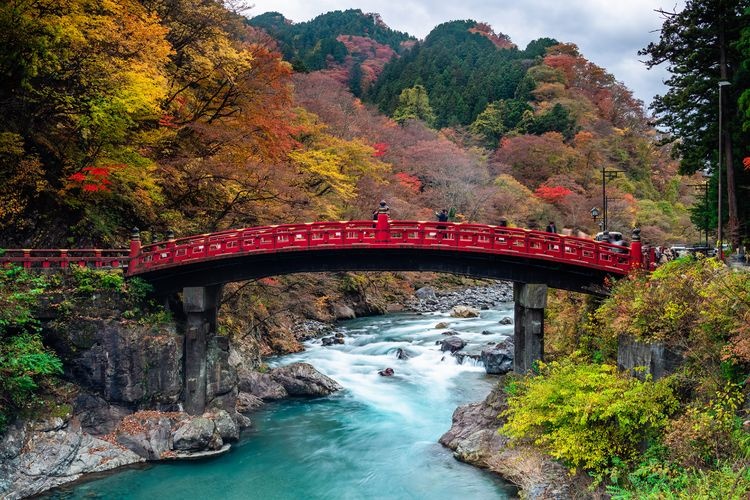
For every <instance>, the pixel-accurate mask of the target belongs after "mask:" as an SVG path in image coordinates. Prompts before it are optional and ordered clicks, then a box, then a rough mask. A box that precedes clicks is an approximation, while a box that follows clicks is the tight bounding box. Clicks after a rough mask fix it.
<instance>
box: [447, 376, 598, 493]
mask: <svg viewBox="0 0 750 500" xmlns="http://www.w3.org/2000/svg"><path fill="white" fill-rule="evenodd" d="M505 408H506V402H505V394H504V391H503V390H502V387H500V386H497V387H496V388H495V389H494V390H493V391H492V392H491V393H490V394H489V396H487V398H486V399H485V400H484V401H483V402H481V403H474V404H469V405H464V406H460V407H459V408H458V409H456V411H455V412H454V413H453V424H452V425H451V428H450V430H449V431H448V432H446V433H445V434H443V436H442V437H441V438H440V443H441V444H442V445H444V446H446V447H448V448H450V449H451V450H453V452H454V453H453V456H454V457H456V458H457V459H458V460H461V461H462V462H466V463H469V464H471V465H475V466H477V467H481V468H483V469H489V470H490V471H493V472H496V473H498V474H499V475H501V476H502V477H504V478H505V479H507V480H508V481H511V482H512V483H514V484H516V485H518V486H519V487H520V488H521V489H522V490H523V493H524V498H528V499H532V500H533V499H538V500H541V499H545V500H547V499H560V500H562V499H573V498H592V497H593V495H592V493H591V492H589V491H588V490H587V489H586V487H587V486H588V483H587V482H586V480H585V479H584V478H581V477H578V476H571V475H570V474H569V472H568V470H567V468H565V467H564V466H563V465H561V464H560V463H558V462H556V461H555V460H553V459H552V458H550V457H549V456H547V455H545V454H544V453H542V452H541V451H540V450H538V449H537V448H534V447H532V446H527V445H515V446H513V447H509V446H508V438H507V437H505V436H503V435H501V434H499V433H498V432H497V430H498V428H499V427H501V426H502V424H503V422H504V420H503V419H498V415H499V414H500V413H501V412H502V411H503V410H505Z"/></svg>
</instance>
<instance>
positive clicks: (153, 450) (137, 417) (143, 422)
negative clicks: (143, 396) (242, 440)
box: [105, 409, 245, 460]
mask: <svg viewBox="0 0 750 500" xmlns="http://www.w3.org/2000/svg"><path fill="white" fill-rule="evenodd" d="M244 420H245V419H244V417H243V419H242V421H244ZM239 427H240V426H239V425H238V423H237V422H236V421H235V419H234V418H233V417H232V415H230V414H229V412H227V411H226V410H221V409H214V410H210V411H208V412H206V413H204V414H203V415H201V416H195V415H188V414H187V413H183V412H169V413H167V412H159V411H139V412H136V413H134V414H132V415H128V416H127V417H125V418H124V419H122V421H121V422H120V423H119V424H118V426H117V428H116V429H115V430H114V431H113V432H112V434H110V435H108V436H106V437H105V438H106V439H107V440H108V441H111V442H115V443H117V444H119V445H120V446H122V447H125V448H127V449H128V450H130V451H132V452H134V453H136V454H137V455H139V456H140V457H142V458H144V459H146V460H164V459H174V458H191V457H192V455H191V454H203V453H204V452H207V451H215V450H219V449H221V448H222V447H223V446H224V445H225V443H226V442H228V441H236V440H237V439H239V435H240V432H239V431H240V429H239ZM200 456H202V455H200Z"/></svg>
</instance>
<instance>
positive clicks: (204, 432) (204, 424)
mask: <svg viewBox="0 0 750 500" xmlns="http://www.w3.org/2000/svg"><path fill="white" fill-rule="evenodd" d="M172 441H173V442H174V449H175V450H177V451H203V450H207V449H208V450H218V449H220V448H221V447H222V446H223V445H224V441H223V440H222V439H221V435H220V434H219V431H218V430H217V429H216V424H215V423H214V422H213V421H211V420H210V419H208V418H206V417H195V418H191V419H188V420H186V421H183V422H182V423H180V424H178V426H177V428H176V429H175V430H174V432H172Z"/></svg>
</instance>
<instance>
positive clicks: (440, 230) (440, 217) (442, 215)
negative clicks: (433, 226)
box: [435, 208, 448, 238]
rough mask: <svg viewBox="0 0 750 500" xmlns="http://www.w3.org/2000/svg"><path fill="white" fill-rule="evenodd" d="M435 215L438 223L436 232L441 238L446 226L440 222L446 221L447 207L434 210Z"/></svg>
mask: <svg viewBox="0 0 750 500" xmlns="http://www.w3.org/2000/svg"><path fill="white" fill-rule="evenodd" d="M435 217H437V220H438V225H437V228H438V234H439V235H440V237H441V238H442V237H444V236H445V228H446V225H445V224H442V223H443V222H448V209H447V208H444V209H442V210H441V211H440V212H435Z"/></svg>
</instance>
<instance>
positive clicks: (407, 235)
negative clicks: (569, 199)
mask: <svg viewBox="0 0 750 500" xmlns="http://www.w3.org/2000/svg"><path fill="white" fill-rule="evenodd" d="M638 247H639V248H638V259H637V261H636V262H635V263H634V261H633V259H632V258H631V250H629V249H627V248H625V247H622V246H618V245H612V244H609V243H603V242H596V241H592V240H589V239H584V238H576V237H572V236H563V235H559V234H553V233H546V232H542V231H530V230H526V229H519V228H508V227H498V226H488V225H483V224H464V223H460V224H459V223H444V222H419V221H397V220H393V221H391V220H388V219H387V218H386V220H383V217H382V216H381V218H380V220H378V221H377V222H376V221H346V222H312V223H306V224H286V225H278V226H262V227H254V228H247V229H238V230H231V231H222V232H218V233H211V234H203V235H197V236H189V237H185V238H177V239H171V240H168V241H164V242H159V243H155V244H151V245H145V246H143V247H140V243H139V242H138V244H137V245H135V248H133V251H132V252H131V261H130V265H129V268H128V275H135V274H140V273H144V272H148V271H153V270H157V269H164V268H167V267H172V266H178V265H181V264H186V263H191V262H197V261H201V260H215V259H221V258H226V257H231V256H238V255H245V254H248V255H249V254H260V253H271V252H289V251H305V250H316V249H337V248H341V249H344V248H423V249H447V250H459V251H467V252H481V253H492V254H500V255H511V256H526V257H531V258H536V259H542V260H549V261H557V262H564V263H570V264H577V265H583V266H587V267H591V268H595V269H601V270H605V271H610V272H612V273H614V274H620V275H623V274H627V272H628V271H630V269H631V268H632V267H634V266H635V267H640V265H641V257H640V242H638Z"/></svg>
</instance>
